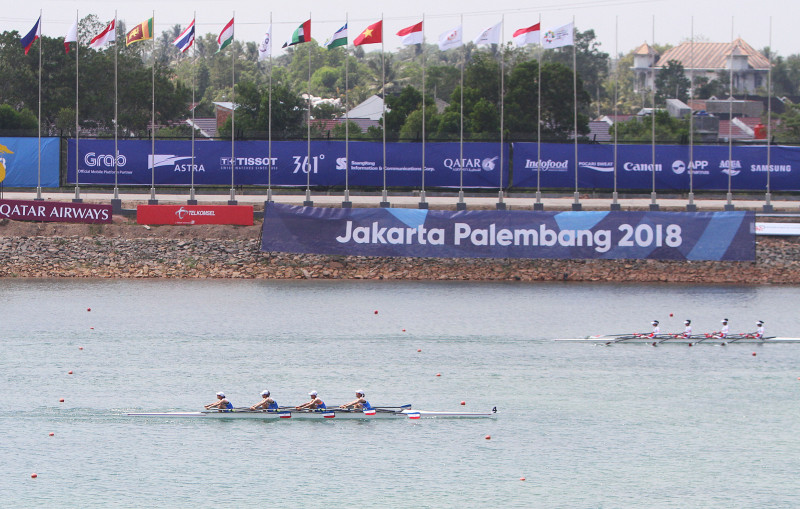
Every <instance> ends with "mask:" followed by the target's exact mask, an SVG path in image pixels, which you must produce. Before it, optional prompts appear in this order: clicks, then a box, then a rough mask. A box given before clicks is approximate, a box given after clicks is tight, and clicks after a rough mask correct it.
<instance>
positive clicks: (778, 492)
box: [0, 280, 800, 508]
mask: <svg viewBox="0 0 800 509" xmlns="http://www.w3.org/2000/svg"><path fill="white" fill-rule="evenodd" d="M799 293H800V289H798V288H789V287H731V286H703V287H697V286H688V285H687V286H665V285H611V284H608V285H602V284H600V285H597V284H595V285H590V284H572V283H565V284H486V283H397V282H350V283H347V282H345V283H343V282H310V281H301V282H297V281H290V282H259V281H105V280H103V281H100V280H97V281H84V280H78V281H75V280H39V281H35V280H31V281H27V280H2V281H0V318H2V330H3V335H2V338H3V339H2V348H0V387H2V389H3V397H2V399H0V493H3V494H4V495H5V499H6V501H7V504H8V505H11V506H15V507H42V506H48V507H152V506H158V507H197V506H212V505H213V506H219V505H220V504H224V505H225V506H228V507H264V506H278V505H285V506H293V507H298V506H302V507H322V506H334V507H336V506H344V505H347V506H355V507H358V506H365V505H367V504H369V505H385V506H388V507H398V506H409V505H413V506H419V507H676V508H677V507H726V508H728V507H798V506H800V489H798V488H800V482H798V480H797V472H798V471H800V443H799V441H798V440H797V431H798V424H797V423H798V421H800V410H798V394H799V392H798V391H800V380H798V379H797V378H798V376H800V344H796V345H793V344H784V345H774V344H773V345H755V346H754V345H742V344H732V345H728V346H726V347H720V346H713V345H705V344H702V345H698V346H696V347H692V348H689V347H687V346H685V345H669V344H667V345H662V346H660V347H658V348H653V347H650V346H646V345H632V344H624V343H623V344H618V345H613V346H610V347H605V346H593V345H587V344H574V343H556V342H553V341H551V339H553V338H555V337H579V336H585V335H588V334H600V333H615V332H616V333H626V332H632V331H643V330H647V329H648V328H649V321H650V320H652V319H658V320H660V321H661V328H662V330H665V331H672V330H681V329H682V322H683V319H685V318H692V320H693V325H694V329H695V331H696V332H701V331H706V330H715V329H716V328H718V324H719V319H720V318H722V317H728V318H730V319H731V329H732V331H733V332H741V331H749V330H753V329H754V322H755V321H756V320H759V319H762V320H765V321H766V323H767V331H768V332H769V333H770V334H775V335H779V336H793V337H796V336H800V320H798V317H797V313H796V310H795V304H794V303H796V302H797V298H798V294H799ZM88 308H91V311H87V309H88ZM376 310H377V311H378V314H375V311H376ZM670 313H673V315H674V316H672V317H670V316H669V314H670ZM79 347H82V348H83V349H82V350H81V349H79ZM418 349H419V350H421V352H417V350H418ZM753 353H756V354H757V355H756V356H753V355H752V354H753ZM70 370H72V371H73V373H74V374H72V375H69V374H67V373H68V371H70ZM437 373H438V374H441V376H436V375H437ZM359 388H363V389H364V390H365V391H366V392H367V397H368V399H369V400H370V401H371V402H372V403H373V404H382V405H397V404H404V403H413V404H414V406H415V407H418V408H422V409H431V410H462V409H466V410H473V411H485V410H489V409H491V407H492V406H495V405H496V406H497V407H498V415H497V418H496V419H477V420H455V419H449V420H446V419H441V420H435V419H428V420H419V421H411V420H404V419H398V420H383V421H373V422H358V421H335V420H334V421H324V422H305V421H294V420H292V421H289V422H286V421H278V422H263V421H207V420H202V421H199V420H192V419H186V420H177V419H149V418H132V417H127V416H125V415H124V413H125V412H129V411H168V410H197V409H200V408H202V405H203V404H205V403H210V402H212V401H213V400H214V393H215V392H216V391H218V390H223V391H225V392H226V394H227V396H228V397H229V399H230V400H231V401H232V402H233V403H234V404H235V405H237V406H244V405H249V404H252V403H254V402H256V401H258V400H259V396H258V395H259V393H260V391H261V390H262V389H269V390H271V391H272V395H273V397H274V398H275V399H276V400H277V401H278V402H279V403H280V404H282V405H288V404H298V403H301V402H303V401H305V400H306V398H307V396H306V393H307V392H308V391H309V390H311V389H315V390H317V391H319V393H320V396H321V397H322V398H323V399H324V400H325V401H326V402H327V403H328V404H329V405H334V404H339V403H341V402H344V401H347V400H350V399H352V398H353V392H354V390H355V389H359ZM59 398H64V399H65V402H64V403H59V402H58V400H59ZM462 400H463V401H465V402H466V405H465V406H463V407H462V406H461V405H460V402H461V401H462ZM50 432H52V433H54V434H55V435H54V436H53V437H50V436H48V433H50ZM487 435H489V436H491V439H490V440H487V439H486V438H485V437H486V436H487ZM33 472H36V473H37V474H38V478H37V479H31V477H30V475H31V473H33ZM522 477H524V478H525V479H526V480H525V481H521V480H520V478H522Z"/></svg>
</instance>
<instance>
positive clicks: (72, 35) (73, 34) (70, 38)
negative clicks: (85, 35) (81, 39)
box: [64, 19, 78, 53]
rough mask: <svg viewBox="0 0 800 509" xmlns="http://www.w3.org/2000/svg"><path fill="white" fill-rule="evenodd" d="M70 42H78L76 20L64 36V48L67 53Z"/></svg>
mask: <svg viewBox="0 0 800 509" xmlns="http://www.w3.org/2000/svg"><path fill="white" fill-rule="evenodd" d="M71 42H78V20H77V19H76V20H75V23H73V24H72V26H71V27H69V32H67V36H66V37H64V50H65V51H66V52H67V53H69V43H71Z"/></svg>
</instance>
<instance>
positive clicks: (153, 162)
mask: <svg viewBox="0 0 800 509" xmlns="http://www.w3.org/2000/svg"><path fill="white" fill-rule="evenodd" d="M191 160H192V156H176V155H174V154H156V155H155V156H147V167H148V168H149V169H151V170H153V169H156V168H160V167H162V166H168V167H170V168H172V171H175V172H188V171H192V170H194V171H206V168H205V166H204V165H202V164H195V165H194V166H192V163H191ZM181 161H189V164H186V163H181Z"/></svg>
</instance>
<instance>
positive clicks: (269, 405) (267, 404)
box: [250, 390, 278, 410]
mask: <svg viewBox="0 0 800 509" xmlns="http://www.w3.org/2000/svg"><path fill="white" fill-rule="evenodd" d="M261 398H262V399H261V401H260V402H258V403H256V404H255V405H253V406H251V407H250V410H258V409H264V410H277V409H278V404H277V403H276V402H275V400H274V399H272V398H270V397H269V391H267V390H263V391H261Z"/></svg>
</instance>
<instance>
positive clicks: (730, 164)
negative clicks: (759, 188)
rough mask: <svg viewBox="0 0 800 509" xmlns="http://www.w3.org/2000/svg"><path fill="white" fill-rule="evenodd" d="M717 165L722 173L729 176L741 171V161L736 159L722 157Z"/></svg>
mask: <svg viewBox="0 0 800 509" xmlns="http://www.w3.org/2000/svg"><path fill="white" fill-rule="evenodd" d="M719 167H720V169H721V170H722V173H726V174H728V175H730V176H731V177H735V176H736V175H738V174H740V173H741V172H742V162H741V161H739V160H737V159H733V160H728V159H723V160H722V161H720V162H719Z"/></svg>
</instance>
